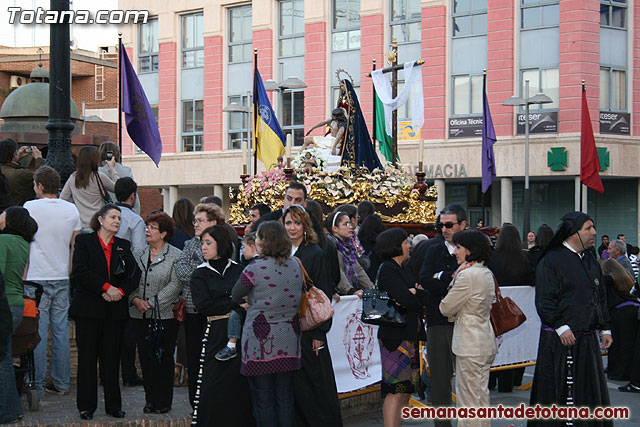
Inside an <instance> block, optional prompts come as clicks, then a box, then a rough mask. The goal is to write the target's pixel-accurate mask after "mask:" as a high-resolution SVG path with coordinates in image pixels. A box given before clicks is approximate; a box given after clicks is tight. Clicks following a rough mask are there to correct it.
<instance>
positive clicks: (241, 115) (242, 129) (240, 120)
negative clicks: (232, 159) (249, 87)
mask: <svg viewBox="0 0 640 427" xmlns="http://www.w3.org/2000/svg"><path fill="white" fill-rule="evenodd" d="M232 102H235V103H236V104H240V105H242V106H244V107H246V106H249V96H248V95H233V96H230V97H229V104H231V103H232ZM228 129H229V130H228V135H229V145H228V148H229V150H240V149H242V141H247V142H249V113H245V112H234V113H229V125H228ZM249 145H250V144H249Z"/></svg>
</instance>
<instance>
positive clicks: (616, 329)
mask: <svg viewBox="0 0 640 427" xmlns="http://www.w3.org/2000/svg"><path fill="white" fill-rule="evenodd" d="M602 282H603V283H604V285H605V286H606V288H607V306H608V307H609V317H610V318H611V338H613V344H611V347H610V348H609V355H608V357H607V362H608V366H607V376H608V377H609V379H610V380H614V381H629V380H630V379H631V371H632V368H633V362H634V361H633V353H634V349H635V347H636V335H637V332H638V326H639V323H640V322H638V307H640V302H639V301H638V298H637V297H636V296H634V295H633V294H632V293H631V291H632V290H633V285H634V280H633V277H632V276H631V275H630V274H629V272H628V271H627V270H625V269H624V267H622V266H621V265H620V263H618V261H616V260H614V259H611V258H609V259H608V260H606V261H605V262H604V263H603V264H602Z"/></svg>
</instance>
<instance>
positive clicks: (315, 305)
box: [294, 257, 333, 332]
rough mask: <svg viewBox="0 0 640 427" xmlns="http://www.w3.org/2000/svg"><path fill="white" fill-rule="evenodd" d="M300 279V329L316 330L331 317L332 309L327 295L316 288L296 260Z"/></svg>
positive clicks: (300, 263)
mask: <svg viewBox="0 0 640 427" xmlns="http://www.w3.org/2000/svg"><path fill="white" fill-rule="evenodd" d="M294 258H295V257H294ZM296 261H298V264H299V265H300V269H301V270H302V277H303V279H304V285H303V293H302V298H301V299H300V307H299V308H298V312H299V313H300V329H302V331H303V332H306V331H310V330H312V329H315V328H317V327H318V326H320V325H321V324H323V323H324V322H326V321H327V320H329V319H331V318H332V317H333V307H332V306H331V301H330V300H329V298H328V297H327V295H326V294H325V293H324V292H322V291H321V290H320V289H318V288H316V287H315V286H314V284H313V281H312V280H311V278H310V277H309V275H308V274H307V270H305V269H304V267H303V266H302V262H301V261H300V260H299V259H298V258H296Z"/></svg>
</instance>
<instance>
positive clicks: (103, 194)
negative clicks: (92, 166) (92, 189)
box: [94, 172, 113, 205]
mask: <svg viewBox="0 0 640 427" xmlns="http://www.w3.org/2000/svg"><path fill="white" fill-rule="evenodd" d="M94 174H95V175H96V181H97V183H98V188H99V189H100V196H101V197H102V204H103V205H108V204H109V203H113V201H112V200H111V196H110V195H109V193H107V190H105V188H104V184H103V183H102V180H101V179H100V175H99V174H98V172H94Z"/></svg>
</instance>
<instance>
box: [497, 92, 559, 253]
mask: <svg viewBox="0 0 640 427" xmlns="http://www.w3.org/2000/svg"><path fill="white" fill-rule="evenodd" d="M552 102H553V100H552V99H551V98H549V97H548V96H547V95H545V94H544V93H542V92H538V93H537V94H535V95H534V96H532V97H531V98H529V80H525V81H524V98H521V97H519V96H515V95H514V96H512V97H511V98H509V99H507V100H506V101H504V103H503V104H502V105H513V106H518V107H519V106H524V114H525V116H524V221H523V224H522V239H523V242H526V239H527V234H528V233H529V227H530V220H531V212H530V211H531V193H530V192H529V125H530V120H531V118H530V117H529V105H531V104H550V103H552Z"/></svg>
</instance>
